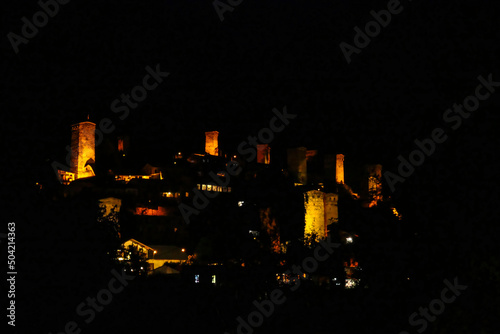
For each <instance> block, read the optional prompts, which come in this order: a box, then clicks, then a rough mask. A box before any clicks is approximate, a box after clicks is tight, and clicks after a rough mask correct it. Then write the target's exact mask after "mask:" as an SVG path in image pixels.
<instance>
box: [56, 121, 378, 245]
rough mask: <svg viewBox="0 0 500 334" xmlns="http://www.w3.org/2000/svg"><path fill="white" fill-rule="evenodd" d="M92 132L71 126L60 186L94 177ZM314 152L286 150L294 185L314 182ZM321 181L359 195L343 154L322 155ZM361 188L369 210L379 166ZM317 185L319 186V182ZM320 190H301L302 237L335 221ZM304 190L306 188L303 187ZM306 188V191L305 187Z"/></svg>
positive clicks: (262, 149)
mask: <svg viewBox="0 0 500 334" xmlns="http://www.w3.org/2000/svg"><path fill="white" fill-rule="evenodd" d="M95 129H96V125H95V124H94V123H92V122H89V121H85V122H80V123H77V124H74V125H72V126H71V151H70V162H71V167H70V170H69V171H62V170H59V171H58V172H59V177H60V180H61V182H62V183H63V184H69V183H70V182H71V181H73V180H77V179H80V178H86V177H92V176H94V175H95V174H94V169H93V166H94V163H95V144H96V143H95ZM123 145H124V143H123V141H120V140H119V141H118V150H119V151H120V152H121V151H122V150H123ZM256 152H257V155H256V162H257V163H260V164H270V161H271V155H270V152H271V150H270V147H269V145H267V144H260V145H257V147H256ZM205 154H208V155H212V156H219V155H220V150H219V132H218V131H208V132H205ZM316 156H317V151H316V150H307V149H306V148H305V147H298V148H291V149H288V150H287V167H288V168H287V170H288V173H289V175H290V176H291V177H292V179H293V180H294V183H295V185H296V186H299V187H300V186H307V185H310V184H311V182H313V183H316V184H317V182H314V181H316V180H312V181H311V180H308V175H309V174H308V164H309V163H310V162H311V161H315V160H314V159H315V157H316ZM323 167H324V180H331V181H333V182H334V184H337V189H340V188H344V189H346V190H348V192H350V194H351V195H352V197H353V198H355V199H357V198H359V196H358V195H357V194H355V193H353V192H352V190H351V189H350V187H349V186H347V185H345V179H344V155H343V154H336V155H325V156H324V159H323ZM365 172H366V175H365V177H364V180H365V181H364V182H365V183H364V184H363V188H366V189H365V190H366V191H365V192H366V194H368V196H365V197H364V201H363V206H365V207H372V206H375V205H377V202H378V200H381V199H382V192H381V188H382V187H381V178H382V166H381V165H367V166H365ZM320 184H321V183H320ZM321 188H322V187H321ZM321 188H318V189H313V190H304V193H303V194H304V210H305V211H304V212H305V229H304V236H305V237H311V236H315V237H316V238H317V239H323V238H326V236H327V233H328V226H329V225H331V224H335V223H337V222H338V221H339V210H338V203H339V193H338V191H337V192H332V193H326V192H324V191H323V190H322V189H321ZM306 189H307V187H306ZM309 189H310V188H309Z"/></svg>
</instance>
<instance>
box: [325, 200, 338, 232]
mask: <svg viewBox="0 0 500 334" xmlns="http://www.w3.org/2000/svg"><path fill="white" fill-rule="evenodd" d="M338 202H339V195H338V194H326V195H325V221H326V225H327V226H328V225H330V224H332V223H338V222H339V206H338Z"/></svg>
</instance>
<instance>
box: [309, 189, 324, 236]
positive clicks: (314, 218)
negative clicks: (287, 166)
mask: <svg viewBox="0 0 500 334" xmlns="http://www.w3.org/2000/svg"><path fill="white" fill-rule="evenodd" d="M304 209H305V214H304V215H305V227H304V238H305V239H306V240H309V238H310V237H311V236H312V235H313V234H314V235H315V239H316V240H320V239H324V238H326V234H327V229H326V221H325V193H323V192H321V191H318V190H310V191H308V192H305V193H304Z"/></svg>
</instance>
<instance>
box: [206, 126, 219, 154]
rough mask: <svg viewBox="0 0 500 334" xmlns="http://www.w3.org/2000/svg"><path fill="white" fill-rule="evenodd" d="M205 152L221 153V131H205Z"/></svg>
mask: <svg viewBox="0 0 500 334" xmlns="http://www.w3.org/2000/svg"><path fill="white" fill-rule="evenodd" d="M205 152H206V153H208V154H210V155H219V131H208V132H205Z"/></svg>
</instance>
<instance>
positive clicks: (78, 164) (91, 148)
mask: <svg viewBox="0 0 500 334" xmlns="http://www.w3.org/2000/svg"><path fill="white" fill-rule="evenodd" d="M94 163H95V123H92V122H89V121H85V122H80V123H77V124H73V125H72V126H71V172H72V173H74V174H75V179H80V178H83V177H91V176H94V175H95V174H94V170H93V169H92V167H91V164H94Z"/></svg>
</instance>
